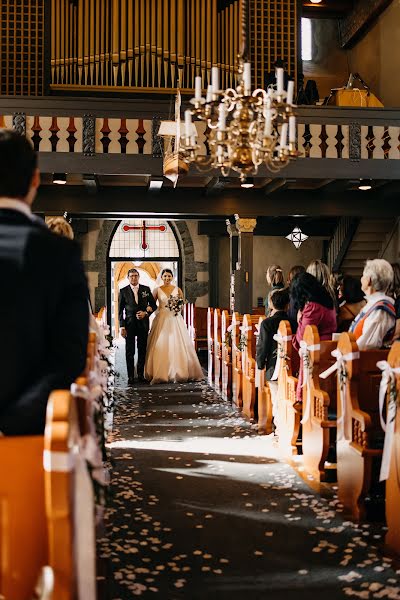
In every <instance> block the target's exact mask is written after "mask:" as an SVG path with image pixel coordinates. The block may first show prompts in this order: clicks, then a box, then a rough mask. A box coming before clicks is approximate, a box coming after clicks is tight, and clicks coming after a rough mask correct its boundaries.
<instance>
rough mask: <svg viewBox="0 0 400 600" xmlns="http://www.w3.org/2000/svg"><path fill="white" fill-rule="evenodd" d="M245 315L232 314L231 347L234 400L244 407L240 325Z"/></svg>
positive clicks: (236, 403) (237, 404) (238, 405)
mask: <svg viewBox="0 0 400 600" xmlns="http://www.w3.org/2000/svg"><path fill="white" fill-rule="evenodd" d="M242 319H243V317H242V316H241V315H239V314H238V313H233V315H232V323H231V326H232V331H231V347H232V402H233V404H235V405H236V406H237V407H238V408H242V406H243V399H242V391H243V381H242V374H243V371H242V351H241V344H240V334H241V331H240V327H241V325H242Z"/></svg>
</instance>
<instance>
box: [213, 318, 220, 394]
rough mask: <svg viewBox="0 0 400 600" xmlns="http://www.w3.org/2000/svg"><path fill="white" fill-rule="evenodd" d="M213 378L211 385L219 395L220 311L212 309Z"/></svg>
mask: <svg viewBox="0 0 400 600" xmlns="http://www.w3.org/2000/svg"><path fill="white" fill-rule="evenodd" d="M213 341H214V377H213V384H214V389H215V390H216V392H218V393H221V369H222V337H221V310H220V309H219V308H215V309H214V332H213Z"/></svg>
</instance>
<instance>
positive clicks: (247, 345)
mask: <svg viewBox="0 0 400 600" xmlns="http://www.w3.org/2000/svg"><path fill="white" fill-rule="evenodd" d="M258 320H259V317H258V315H244V316H243V324H242V325H241V327H240V331H241V339H242V344H241V345H242V349H241V350H242V352H241V354H242V390H243V392H242V409H243V414H244V416H245V417H247V418H248V419H254V418H255V404H256V383H255V382H256V379H255V377H256V361H255V356H256V336H255V332H256V325H257V324H258Z"/></svg>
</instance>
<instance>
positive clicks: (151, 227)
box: [122, 221, 167, 250]
mask: <svg viewBox="0 0 400 600" xmlns="http://www.w3.org/2000/svg"><path fill="white" fill-rule="evenodd" d="M131 229H134V230H135V229H136V230H137V229H139V230H140V231H141V232H142V243H141V248H142V249H143V250H147V248H148V247H149V245H148V243H147V242H146V231H165V230H166V229H167V228H166V227H165V225H146V221H143V225H124V226H123V227H122V231H130V230H131Z"/></svg>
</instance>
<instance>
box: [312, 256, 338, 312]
mask: <svg viewBox="0 0 400 600" xmlns="http://www.w3.org/2000/svg"><path fill="white" fill-rule="evenodd" d="M307 273H310V275H314V277H315V278H316V279H317V280H318V281H319V283H320V284H321V285H322V286H323V287H324V288H325V289H326V291H327V292H328V294H329V295H330V297H331V298H332V300H333V305H334V307H335V308H336V310H337V308H338V301H337V297H336V292H335V289H334V287H333V286H332V277H331V272H330V269H329V267H328V265H326V264H325V263H324V262H322V260H313V261H312V262H310V264H309V265H308V267H307Z"/></svg>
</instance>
